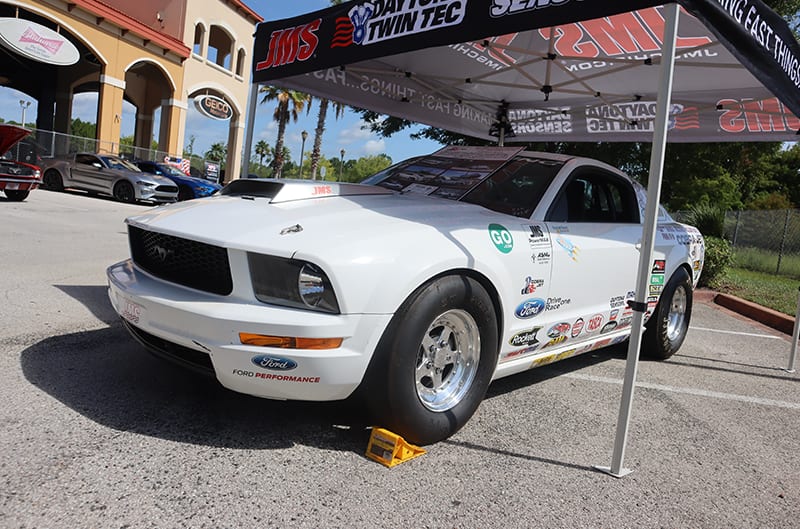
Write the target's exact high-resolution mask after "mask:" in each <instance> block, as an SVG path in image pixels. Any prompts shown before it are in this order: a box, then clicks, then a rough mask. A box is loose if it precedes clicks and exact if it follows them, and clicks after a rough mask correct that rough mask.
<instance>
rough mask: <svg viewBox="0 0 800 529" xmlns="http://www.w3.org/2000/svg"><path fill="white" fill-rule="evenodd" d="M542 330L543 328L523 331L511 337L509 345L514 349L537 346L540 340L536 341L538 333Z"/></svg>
mask: <svg viewBox="0 0 800 529" xmlns="http://www.w3.org/2000/svg"><path fill="white" fill-rule="evenodd" d="M540 330H542V328H541V327H534V328H533V329H528V330H527V331H521V332H518V333H517V334H515V335H514V336H512V337H511V339H510V340H508V344H509V345H512V346H514V347H525V346H531V345H537V344H538V343H539V340H537V339H536V333H537V332H539V331H540Z"/></svg>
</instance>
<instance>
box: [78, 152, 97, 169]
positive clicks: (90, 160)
mask: <svg viewBox="0 0 800 529" xmlns="http://www.w3.org/2000/svg"><path fill="white" fill-rule="evenodd" d="M75 162H76V163H82V164H85V165H94V166H95V167H97V166H98V165H99V164H100V162H99V161H98V160H97V158H95V157H94V156H92V155H91V154H76V155H75Z"/></svg>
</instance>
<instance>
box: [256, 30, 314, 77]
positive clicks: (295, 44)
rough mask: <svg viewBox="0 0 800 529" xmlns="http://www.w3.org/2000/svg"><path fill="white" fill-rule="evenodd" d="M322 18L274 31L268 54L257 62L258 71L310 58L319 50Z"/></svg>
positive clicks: (271, 35) (270, 39)
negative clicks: (319, 32)
mask: <svg viewBox="0 0 800 529" xmlns="http://www.w3.org/2000/svg"><path fill="white" fill-rule="evenodd" d="M321 23H322V19H319V18H318V19H316V20H314V21H312V22H309V23H308V24H301V25H299V26H296V27H292V28H285V29H279V30H276V31H273V32H272V34H270V37H269V48H268V49H267V56H266V58H265V59H264V60H263V61H259V62H257V63H256V71H260V70H266V69H268V68H274V67H276V66H283V65H286V64H292V63H293V62H295V61H305V60H308V59H309V58H310V57H311V56H312V55H313V54H314V52H315V51H316V50H317V45H318V44H319V37H317V30H318V29H319V26H320V24H321Z"/></svg>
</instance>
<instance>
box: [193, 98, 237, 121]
mask: <svg viewBox="0 0 800 529" xmlns="http://www.w3.org/2000/svg"><path fill="white" fill-rule="evenodd" d="M194 104H195V106H196V107H197V110H199V111H200V113H201V114H203V115H204V116H207V117H209V118H213V119H219V120H222V121H226V120H229V119H231V118H232V117H233V109H232V108H231V106H230V105H229V104H228V103H226V102H225V100H224V99H221V98H219V97H217V96H212V95H204V96H197V97H195V98H194Z"/></svg>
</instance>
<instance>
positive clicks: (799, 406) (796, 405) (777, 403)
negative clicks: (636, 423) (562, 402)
mask: <svg viewBox="0 0 800 529" xmlns="http://www.w3.org/2000/svg"><path fill="white" fill-rule="evenodd" d="M562 376H565V377H568V378H576V379H579V380H588V381H590V382H602V383H605V384H616V385H619V386H621V385H622V379H621V378H608V377H596V376H592V375H582V374H580V373H565V374H564V375H562ZM636 386H637V387H640V388H647V389H657V390H659V391H667V392H670V393H681V394H684V395H697V396H698V397H711V398H714V399H722V400H734V401H739V402H747V403H748V404H761V405H762V406H771V407H773V408H789V409H790V410H800V402H786V401H782V400H772V399H762V398H760V397H747V396H745V395H734V394H733V393H720V392H717V391H706V390H704V389H694V388H679V387H675V386H662V385H661V384H650V383H649V382H637V383H636Z"/></svg>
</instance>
